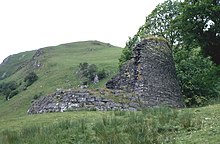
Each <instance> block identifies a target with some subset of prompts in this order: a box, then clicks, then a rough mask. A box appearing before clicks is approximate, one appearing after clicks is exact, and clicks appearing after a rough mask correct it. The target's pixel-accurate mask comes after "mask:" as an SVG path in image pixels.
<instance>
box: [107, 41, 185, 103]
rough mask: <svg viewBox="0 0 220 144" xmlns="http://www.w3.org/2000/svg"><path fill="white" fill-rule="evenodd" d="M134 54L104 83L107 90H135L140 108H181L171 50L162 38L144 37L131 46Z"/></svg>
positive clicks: (181, 101) (180, 97) (179, 92)
mask: <svg viewBox="0 0 220 144" xmlns="http://www.w3.org/2000/svg"><path fill="white" fill-rule="evenodd" d="M133 53H134V57H133V58H132V59H131V60H130V61H128V62H127V63H126V64H125V65H124V66H123V67H122V68H121V70H120V73H119V74H118V75H117V76H115V77H114V78H112V79H111V80H110V81H108V82H107V84H106V87H107V88H109V89H120V90H125V91H127V92H135V93H136V95H137V96H138V97H139V99H140V101H141V102H142V104H143V105H142V106H143V107H152V106H158V105H168V106H172V107H183V106H184V104H183V98H182V95H181V90H180V86H179V84H178V81H177V76H176V71H175V65H174V61H173V57H172V51H171V49H170V48H169V46H168V44H167V43H166V42H165V41H163V40H154V39H145V40H143V41H142V42H140V43H139V44H137V45H136V47H135V48H134V49H133Z"/></svg>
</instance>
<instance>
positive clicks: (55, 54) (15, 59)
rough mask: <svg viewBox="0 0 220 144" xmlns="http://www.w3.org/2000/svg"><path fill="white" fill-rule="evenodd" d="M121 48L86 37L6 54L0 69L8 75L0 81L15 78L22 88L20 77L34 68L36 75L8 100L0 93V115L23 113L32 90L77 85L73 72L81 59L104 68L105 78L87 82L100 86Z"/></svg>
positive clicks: (113, 69) (113, 68)
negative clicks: (80, 40) (26, 86)
mask: <svg viewBox="0 0 220 144" xmlns="http://www.w3.org/2000/svg"><path fill="white" fill-rule="evenodd" d="M121 51H122V49H121V48H119V47H115V46H112V45H110V44H107V43H102V42H98V41H86V42H75V43H68V44H61V45H58V46H52V47H47V48H43V49H40V50H38V51H30V52H23V53H20V54H16V55H12V56H10V57H9V58H8V60H7V61H6V62H4V63H3V64H1V65H0V71H1V72H2V73H5V72H6V73H10V74H12V75H11V76H9V77H7V78H6V79H3V80H0V83H3V82H8V81H16V82H17V83H19V84H21V86H20V89H22V87H23V85H24V82H23V81H24V77H25V76H26V75H27V74H28V73H29V72H31V71H34V72H35V73H36V74H37V75H38V77H39V79H38V80H37V81H36V82H35V83H34V84H33V85H31V86H30V87H28V88H27V90H25V91H22V90H21V92H20V93H19V94H18V95H16V96H14V97H13V98H12V99H10V100H9V101H5V100H4V98H3V96H0V97H1V100H0V118H1V119H4V118H7V117H18V116H24V115H26V111H27V109H28V107H29V106H30V104H31V101H32V100H33V97H34V96H35V95H36V94H37V95H38V94H40V95H46V94H49V93H52V92H54V91H55V90H56V89H57V88H62V89H68V88H76V87H78V86H79V85H80V80H79V78H78V77H77V76H76V71H77V69H78V65H79V64H80V63H83V62H88V63H89V64H96V65H97V66H98V68H99V69H103V68H104V69H105V70H106V71H107V72H108V74H109V76H108V78H106V79H104V80H102V81H101V82H99V83H98V84H97V85H92V86H91V88H95V87H104V85H105V82H106V81H107V79H109V78H110V77H112V76H113V75H114V74H116V72H117V70H118V67H117V64H118V58H119V56H120V54H121Z"/></svg>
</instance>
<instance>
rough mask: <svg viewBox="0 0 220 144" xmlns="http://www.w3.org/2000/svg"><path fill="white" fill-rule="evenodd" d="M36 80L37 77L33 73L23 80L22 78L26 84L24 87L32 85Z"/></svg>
mask: <svg viewBox="0 0 220 144" xmlns="http://www.w3.org/2000/svg"><path fill="white" fill-rule="evenodd" d="M37 80H38V76H37V74H36V73H35V72H31V73H29V74H28V75H27V76H26V77H25V78H24V82H26V86H27V87H28V86H30V85H32V84H33V83H34V82H35V81H37Z"/></svg>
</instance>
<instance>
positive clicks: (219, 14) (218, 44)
mask: <svg viewBox="0 0 220 144" xmlns="http://www.w3.org/2000/svg"><path fill="white" fill-rule="evenodd" d="M181 11H182V12H181V15H180V16H178V18H177V21H179V23H178V25H177V27H178V29H179V31H180V32H181V34H182V36H183V40H184V43H185V44H186V45H195V44H197V45H199V46H200V47H202V50H203V53H204V54H205V55H206V56H211V57H212V60H213V61H214V62H215V63H216V64H218V65H219V64H220V1H219V0H185V1H184V2H183V3H182V9H181Z"/></svg>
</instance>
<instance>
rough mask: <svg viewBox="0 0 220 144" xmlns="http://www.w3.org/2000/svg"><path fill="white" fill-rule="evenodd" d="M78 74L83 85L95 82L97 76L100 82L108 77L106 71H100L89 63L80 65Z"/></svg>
mask: <svg viewBox="0 0 220 144" xmlns="http://www.w3.org/2000/svg"><path fill="white" fill-rule="evenodd" d="M77 74H78V75H79V77H80V79H81V81H82V84H83V85H87V84H89V83H91V82H93V81H94V79H95V77H96V75H97V76H98V79H99V80H102V79H104V78H106V76H107V73H106V71H105V69H102V70H101V71H99V70H98V67H97V66H96V65H95V64H88V63H87V62H84V63H80V64H79V70H78V72H77Z"/></svg>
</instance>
